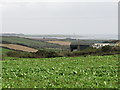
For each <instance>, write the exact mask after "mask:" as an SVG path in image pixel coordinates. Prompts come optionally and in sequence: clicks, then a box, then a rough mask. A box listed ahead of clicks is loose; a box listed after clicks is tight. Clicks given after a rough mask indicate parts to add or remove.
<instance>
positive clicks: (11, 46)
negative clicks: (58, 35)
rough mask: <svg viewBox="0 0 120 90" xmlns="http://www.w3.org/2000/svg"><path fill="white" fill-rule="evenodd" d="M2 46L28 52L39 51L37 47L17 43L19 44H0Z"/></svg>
mask: <svg viewBox="0 0 120 90" xmlns="http://www.w3.org/2000/svg"><path fill="white" fill-rule="evenodd" d="M0 46H1V47H6V48H10V49H14V50H20V51H26V52H37V51H38V50H37V49H33V48H30V47H26V46H22V45H17V44H0Z"/></svg>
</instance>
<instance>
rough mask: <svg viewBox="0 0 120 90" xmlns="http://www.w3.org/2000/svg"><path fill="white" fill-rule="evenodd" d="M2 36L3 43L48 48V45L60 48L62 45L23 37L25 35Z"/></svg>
mask: <svg viewBox="0 0 120 90" xmlns="http://www.w3.org/2000/svg"><path fill="white" fill-rule="evenodd" d="M0 38H2V43H4V44H19V45H24V46H29V47H32V48H35V49H40V48H48V47H49V48H60V45H58V44H52V43H47V42H44V41H38V40H32V39H28V38H23V37H12V36H9V37H7V36H4V37H0Z"/></svg>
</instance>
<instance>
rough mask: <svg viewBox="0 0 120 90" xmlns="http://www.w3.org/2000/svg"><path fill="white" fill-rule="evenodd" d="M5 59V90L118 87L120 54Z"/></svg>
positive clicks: (3, 85) (3, 68)
mask: <svg viewBox="0 0 120 90" xmlns="http://www.w3.org/2000/svg"><path fill="white" fill-rule="evenodd" d="M4 59H5V60H4V61H1V62H2V66H3V67H2V70H3V79H2V87H3V88H118V72H117V71H118V55H112V56H87V57H59V58H34V59H33V58H31V59H30V58H11V57H5V58H4Z"/></svg>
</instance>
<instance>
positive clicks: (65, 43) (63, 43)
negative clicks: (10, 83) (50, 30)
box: [47, 41, 71, 45]
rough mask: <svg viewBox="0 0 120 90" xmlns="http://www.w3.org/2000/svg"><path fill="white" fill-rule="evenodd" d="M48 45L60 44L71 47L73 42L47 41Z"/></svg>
mask: <svg viewBox="0 0 120 90" xmlns="http://www.w3.org/2000/svg"><path fill="white" fill-rule="evenodd" d="M47 42H48V43H55V44H59V45H70V44H71V42H68V41H47Z"/></svg>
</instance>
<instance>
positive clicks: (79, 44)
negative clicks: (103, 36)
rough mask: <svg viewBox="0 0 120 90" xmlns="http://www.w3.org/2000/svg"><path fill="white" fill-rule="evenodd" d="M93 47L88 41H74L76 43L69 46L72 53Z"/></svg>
mask: <svg viewBox="0 0 120 90" xmlns="http://www.w3.org/2000/svg"><path fill="white" fill-rule="evenodd" d="M92 45H93V42H90V41H82V40H81V41H80V40H79V41H76V42H72V43H71V44H70V49H71V51H74V50H84V49H86V48H88V47H92Z"/></svg>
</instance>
